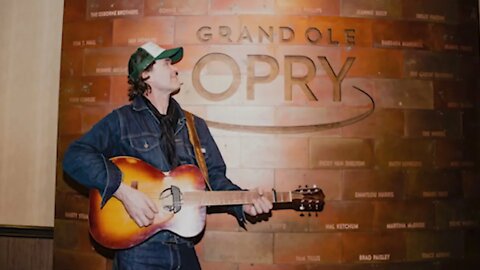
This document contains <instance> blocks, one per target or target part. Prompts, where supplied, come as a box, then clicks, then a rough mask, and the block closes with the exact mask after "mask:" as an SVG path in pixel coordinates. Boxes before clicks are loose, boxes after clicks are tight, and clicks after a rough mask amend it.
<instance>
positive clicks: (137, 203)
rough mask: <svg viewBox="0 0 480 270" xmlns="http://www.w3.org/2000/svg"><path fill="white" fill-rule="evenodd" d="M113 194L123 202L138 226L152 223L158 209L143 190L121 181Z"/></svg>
mask: <svg viewBox="0 0 480 270" xmlns="http://www.w3.org/2000/svg"><path fill="white" fill-rule="evenodd" d="M113 196H115V197H116V198H117V199H119V200H120V201H121V202H122V203H123V206H124V207H125V210H127V213H128V214H129V215H130V217H131V218H132V219H133V220H134V221H135V223H137V225H138V226H139V227H146V226H148V225H150V224H152V223H153V220H154V219H155V214H157V213H158V209H157V206H156V205H155V203H153V201H152V200H151V199H150V198H149V197H147V195H145V194H144V193H143V192H141V191H138V190H136V189H134V188H131V187H129V186H128V185H125V184H123V183H121V184H120V187H118V189H117V191H116V192H115V193H114V194H113Z"/></svg>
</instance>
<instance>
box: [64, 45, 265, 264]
mask: <svg viewBox="0 0 480 270" xmlns="http://www.w3.org/2000/svg"><path fill="white" fill-rule="evenodd" d="M182 57H183V48H181V47H179V48H173V49H169V50H165V49H163V48H161V47H159V46H158V45H157V44H155V43H152V42H148V43H146V44H144V45H142V46H141V47H140V48H138V49H137V51H136V52H135V53H134V54H132V56H131V57H130V60H129V63H128V72H129V76H128V83H129V85H130V89H129V93H128V95H129V99H130V101H131V104H130V105H126V106H123V107H121V108H119V109H116V110H114V111H113V112H112V113H110V114H109V115H107V116H106V117H105V118H103V119H102V120H101V121H99V122H98V123H97V124H96V125H95V126H94V127H93V128H92V129H91V130H90V131H89V132H87V133H86V134H85V135H84V136H82V137H81V138H80V139H79V140H77V141H75V142H74V143H72V145H71V146H70V147H69V149H68V150H67V152H66V153H65V157H64V161H63V167H64V170H65V172H66V173H67V174H69V175H70V176H71V177H72V178H74V179H75V180H76V181H78V182H79V183H81V184H83V185H85V186H87V187H88V188H96V189H98V190H99V192H100V194H101V195H102V205H104V204H105V203H107V202H108V200H109V199H110V198H111V197H112V196H114V197H115V198H116V199H118V200H120V201H121V202H122V203H123V206H124V207H125V210H126V211H127V212H128V214H129V215H130V217H131V218H132V219H133V220H134V221H135V223H136V224H137V225H138V226H140V227H143V226H149V225H151V224H152V222H153V220H154V218H155V215H156V213H158V210H159V209H157V206H156V204H155V203H154V202H152V200H151V199H150V198H149V197H147V196H146V195H145V194H144V193H142V192H141V191H138V190H136V189H134V188H132V187H130V186H128V185H125V184H123V183H122V173H121V171H120V170H119V169H118V168H117V167H116V166H115V165H114V164H113V163H112V162H111V161H110V158H112V157H115V156H133V157H136V158H139V159H141V160H143V161H145V162H147V163H149V164H151V165H153V166H154V167H155V168H157V169H159V170H161V171H170V170H172V169H174V168H175V167H177V166H179V165H182V164H197V161H196V159H195V156H194V154H193V153H194V152H193V146H192V145H191V143H190V141H189V139H188V130H187V127H186V124H185V115H184V112H183V111H182V109H181V107H180V106H179V104H178V103H177V102H176V101H175V100H174V99H173V98H172V97H171V96H172V94H174V93H176V92H177V91H178V90H179V89H180V85H181V83H180V82H179V80H178V77H177V75H178V71H177V69H176V67H175V66H173V64H175V63H177V62H178V61H180V60H181V59H182ZM195 126H196V129H197V132H198V136H199V138H200V143H201V146H202V150H204V156H205V160H206V165H207V168H208V175H209V178H210V185H211V187H212V189H213V190H239V189H240V188H239V187H238V186H236V185H235V184H233V183H232V182H231V181H230V180H229V179H228V178H227V177H226V176H225V170H226V168H225V163H224V162H223V159H222V157H221V154H220V152H219V150H218V147H217V146H216V144H215V142H214V140H213V138H212V136H211V134H210V132H209V130H208V127H207V126H206V124H205V121H203V120H202V119H200V118H198V117H195ZM258 192H259V195H260V196H259V199H256V200H255V201H254V202H253V204H251V205H243V206H234V207H230V211H231V212H232V213H233V214H234V215H235V216H236V217H237V219H238V221H239V223H240V224H242V225H243V224H244V222H245V216H244V212H245V213H247V214H249V215H252V216H255V215H257V214H261V213H267V212H269V211H270V210H271V209H272V203H271V202H270V201H269V200H267V199H266V198H265V197H263V196H261V195H262V191H261V190H259V191H258ZM114 269H135V270H142V269H200V265H199V262H198V258H197V256H196V254H195V250H194V247H193V243H192V242H191V240H190V239H186V238H183V237H180V236H177V235H175V234H173V233H171V232H168V231H161V232H159V233H157V234H155V235H154V236H153V237H151V238H150V239H148V240H146V241H145V242H143V243H141V244H139V245H137V246H135V247H133V248H130V249H125V250H119V251H117V252H116V256H115V260H114Z"/></svg>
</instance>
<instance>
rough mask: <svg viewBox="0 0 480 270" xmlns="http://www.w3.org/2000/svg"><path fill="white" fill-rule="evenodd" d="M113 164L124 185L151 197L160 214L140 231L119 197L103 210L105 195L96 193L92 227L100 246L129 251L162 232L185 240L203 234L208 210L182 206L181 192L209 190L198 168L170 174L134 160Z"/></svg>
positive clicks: (92, 201) (115, 160)
mask: <svg viewBox="0 0 480 270" xmlns="http://www.w3.org/2000/svg"><path fill="white" fill-rule="evenodd" d="M111 161H112V162H113V163H115V165H117V166H118V168H119V169H120V170H121V171H122V174H123V183H124V184H126V185H129V186H131V187H133V188H136V189H138V190H139V191H141V192H143V193H145V194H147V195H148V196H150V197H151V198H152V201H153V202H155V203H156V205H157V209H158V210H159V213H158V214H157V215H156V216H155V219H154V222H153V224H152V225H150V226H148V227H139V226H138V225H137V224H136V223H135V222H134V221H133V220H132V219H131V218H130V216H129V215H128V213H127V211H126V210H125V208H124V206H123V204H122V203H121V202H120V201H119V200H117V199H116V198H115V197H112V198H111V199H110V200H109V201H108V202H107V203H106V204H105V205H104V207H103V208H100V206H101V201H102V198H101V195H100V193H99V192H98V190H96V189H92V190H91V191H90V211H89V224H90V233H91V235H92V237H93V238H94V239H95V240H96V241H97V242H99V243H101V244H102V245H104V246H105V247H108V248H129V247H132V246H135V245H138V244H139V243H141V242H143V241H145V240H146V239H148V238H149V237H151V236H152V235H154V234H155V233H157V232H159V231H161V230H169V231H172V232H174V233H176V234H178V235H181V236H184V237H193V236H196V235H198V234H199V233H200V232H201V231H202V230H203V228H204V227H205V218H206V208H205V206H201V205H200V204H197V205H195V204H192V205H179V202H178V201H179V200H180V197H181V192H189V191H203V190H205V182H204V180H203V176H202V173H201V172H200V170H199V169H198V168H197V167H195V166H193V165H182V166H179V167H177V168H175V170H173V171H171V172H170V173H168V174H166V173H163V172H161V171H159V170H157V169H156V168H154V167H152V166H151V165H149V164H148V163H146V162H143V161H141V160H139V159H136V158H132V157H115V158H112V159H111ZM172 186H174V187H173V188H172ZM177 188H178V189H177ZM172 190H173V192H172ZM179 196H180V197H179Z"/></svg>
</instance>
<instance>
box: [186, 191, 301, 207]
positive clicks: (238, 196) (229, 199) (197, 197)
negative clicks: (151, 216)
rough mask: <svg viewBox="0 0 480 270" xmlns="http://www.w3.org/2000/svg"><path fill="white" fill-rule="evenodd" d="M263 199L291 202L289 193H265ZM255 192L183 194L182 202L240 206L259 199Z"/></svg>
mask: <svg viewBox="0 0 480 270" xmlns="http://www.w3.org/2000/svg"><path fill="white" fill-rule="evenodd" d="M263 196H264V197H266V198H267V199H269V200H270V201H271V202H273V203H282V202H291V201H292V194H291V192H275V191H272V192H265V193H264V194H263ZM259 197H260V196H259V195H258V193H257V192H253V191H237V190H235V191H192V192H184V193H183V196H182V200H183V203H184V204H196V205H202V206H214V205H240V204H251V203H252V202H253V200H254V199H256V198H259Z"/></svg>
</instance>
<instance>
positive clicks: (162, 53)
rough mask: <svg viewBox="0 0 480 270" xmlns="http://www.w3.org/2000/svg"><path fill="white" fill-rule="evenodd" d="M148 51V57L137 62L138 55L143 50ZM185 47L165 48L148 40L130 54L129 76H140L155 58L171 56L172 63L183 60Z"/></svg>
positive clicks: (134, 78)
mask: <svg viewBox="0 0 480 270" xmlns="http://www.w3.org/2000/svg"><path fill="white" fill-rule="evenodd" d="M142 51H143V52H146V54H145V55H146V57H145V58H144V59H143V60H141V61H140V62H139V63H135V59H136V55H137V54H138V53H141V52H142ZM182 57H183V48H182V47H178V48H172V49H164V48H162V47H160V46H158V45H157V44H155V43H154V42H151V41H150V42H147V43H145V44H143V45H142V46H140V47H139V48H138V49H137V51H136V52H135V53H134V54H132V55H131V56H130V60H129V67H131V68H129V74H128V77H129V78H130V79H132V80H137V79H138V78H140V74H141V73H142V72H143V71H144V70H145V69H146V68H147V67H148V66H149V65H150V64H151V63H153V61H155V60H160V59H165V58H170V59H171V60H172V64H175V63H177V62H179V61H180V60H182Z"/></svg>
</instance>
